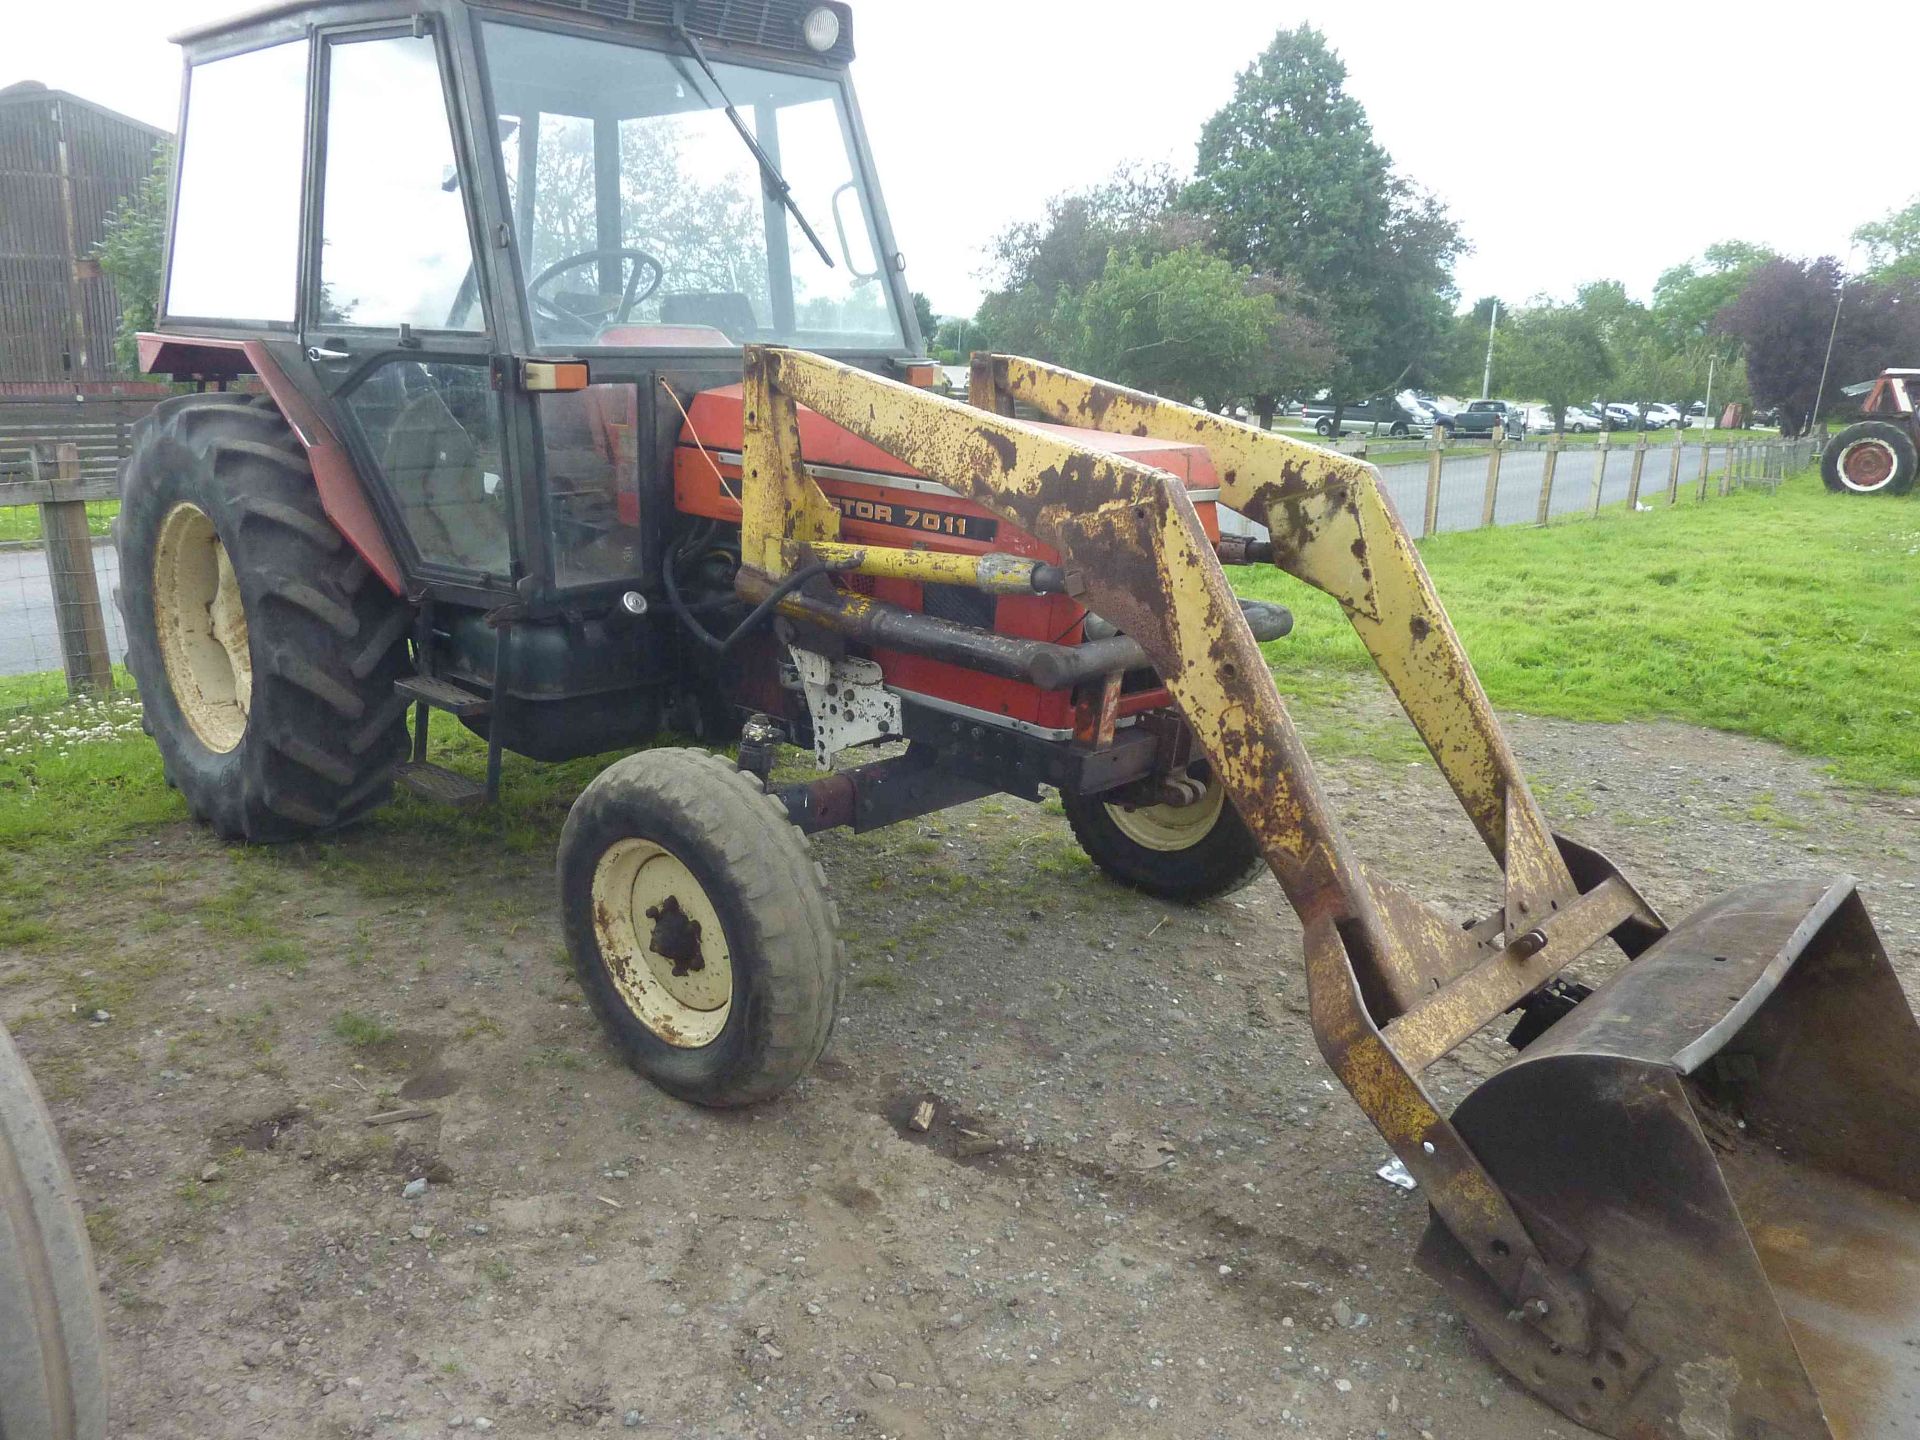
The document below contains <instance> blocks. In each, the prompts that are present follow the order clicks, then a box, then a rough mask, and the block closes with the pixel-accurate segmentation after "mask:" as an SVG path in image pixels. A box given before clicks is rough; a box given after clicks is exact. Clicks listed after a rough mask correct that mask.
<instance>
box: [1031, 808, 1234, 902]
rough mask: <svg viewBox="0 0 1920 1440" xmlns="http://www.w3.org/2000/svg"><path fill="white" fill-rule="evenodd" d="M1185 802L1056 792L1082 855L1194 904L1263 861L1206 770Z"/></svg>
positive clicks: (1130, 882)
mask: <svg viewBox="0 0 1920 1440" xmlns="http://www.w3.org/2000/svg"><path fill="white" fill-rule="evenodd" d="M1205 786H1206V788H1205V789H1204V791H1203V792H1202V793H1201V795H1200V798H1199V799H1197V800H1195V801H1194V802H1193V803H1191V804H1188V805H1126V804H1121V803H1118V802H1112V803H1110V802H1109V801H1108V800H1107V799H1106V798H1105V797H1104V796H1100V795H1091V796H1087V795H1079V794H1076V793H1074V792H1073V791H1070V790H1063V791H1061V793H1060V803H1061V804H1062V805H1063V806H1064V807H1065V809H1066V812H1067V824H1068V825H1069V826H1071V827H1072V829H1073V838H1074V839H1076V840H1078V841H1079V842H1080V848H1081V849H1082V850H1084V851H1085V852H1086V855H1087V858H1088V859H1089V860H1091V861H1093V863H1094V864H1095V865H1097V866H1099V867H1100V869H1101V870H1103V871H1104V872H1106V874H1108V875H1109V876H1111V877H1112V878H1113V879H1115V880H1118V881H1119V882H1120V883H1121V884H1122V885H1127V886H1131V887H1132V888H1133V889H1135V890H1139V891H1143V892H1144V893H1146V894H1148V895H1153V896H1157V897H1158V898H1160V899H1162V900H1178V901H1182V902H1184V903H1187V904H1197V903H1198V902H1200V901H1202V900H1211V899H1213V898H1214V897H1215V896H1219V895H1225V894H1228V893H1230V892H1232V891H1234V890H1238V889H1240V888H1241V887H1242V886H1244V885H1247V884H1248V883H1250V882H1251V881H1252V880H1253V878H1254V877H1255V876H1256V875H1258V874H1259V873H1260V871H1261V868H1262V867H1263V866H1264V864H1265V863H1266V862H1265V860H1264V859H1263V858H1262V856H1261V854H1260V846H1259V844H1258V842H1256V841H1255V840H1254V838H1253V832H1252V831H1250V830H1248V829H1247V826H1246V822H1245V821H1244V820H1242V819H1241V818H1240V812H1239V811H1238V810H1236V809H1234V808H1233V801H1232V800H1231V799H1229V798H1228V796H1227V792H1226V787H1225V786H1223V785H1222V784H1221V783H1220V782H1219V781H1218V780H1217V779H1213V778H1211V777H1209V778H1208V779H1207V780H1206V782H1205Z"/></svg>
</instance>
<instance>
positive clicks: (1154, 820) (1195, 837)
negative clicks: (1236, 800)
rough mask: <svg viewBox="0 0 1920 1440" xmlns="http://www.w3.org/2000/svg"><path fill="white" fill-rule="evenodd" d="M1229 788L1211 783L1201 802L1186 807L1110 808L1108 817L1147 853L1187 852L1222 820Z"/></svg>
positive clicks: (1208, 782) (1203, 793)
mask: <svg viewBox="0 0 1920 1440" xmlns="http://www.w3.org/2000/svg"><path fill="white" fill-rule="evenodd" d="M1226 802H1227V791H1226V787H1225V786H1223V785H1222V784H1221V783H1220V782H1219V781H1218V780H1208V781H1207V784H1206V789H1205V790H1204V791H1203V792H1202V793H1201V795H1200V796H1199V798H1198V799H1196V800H1194V801H1193V802H1192V803H1191V804H1187V805H1134V806H1127V805H1109V806H1107V814H1108V815H1110V816H1112V817H1113V823H1114V824H1115V825H1116V826H1117V827H1119V830H1120V833H1121V834H1123V835H1125V836H1126V837H1127V838H1128V839H1129V840H1131V841H1133V843H1134V844H1136V845H1139V846H1142V847H1143V848H1145V849H1148V850H1161V851H1170V850H1185V849H1188V848H1190V847H1191V846H1194V845H1197V844H1199V843H1200V842H1201V841H1202V840H1204V839H1206V837H1207V835H1208V834H1209V833H1210V832H1211V831H1212V829H1213V826H1214V822H1215V821H1217V820H1218V819H1219V818H1220V807H1221V806H1223V805H1224V804H1226Z"/></svg>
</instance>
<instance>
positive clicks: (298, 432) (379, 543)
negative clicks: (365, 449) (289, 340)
mask: <svg viewBox="0 0 1920 1440" xmlns="http://www.w3.org/2000/svg"><path fill="white" fill-rule="evenodd" d="M138 340H139V345H140V368H141V369H142V370H145V371H148V372H149V373H164V374H171V375H173V376H175V377H193V378H198V379H212V380H231V379H233V378H235V377H237V376H240V375H248V374H251V375H256V376H258V377H259V379H260V383H261V384H262V385H263V386H264V387H265V388H266V392H267V394H268V395H270V396H272V397H273V403H274V404H275V405H277V406H278V407H279V408H280V413H281V415H283V416H284V417H285V418H286V421H287V424H288V425H289V426H291V427H292V429H293V433H294V435H295V436H296V437H298V439H299V441H300V443H301V444H302V445H303V446H305V447H306V451H307V463H308V464H310V465H311V466H312V467H313V484H314V488H315V489H316V490H318V491H319V492H320V508H321V509H323V510H325V511H326V512H327V518H328V519H329V520H331V521H333V523H334V524H335V525H336V526H338V527H339V529H340V533H341V534H342V535H343V536H345V537H346V541H347V543H348V544H349V545H351V546H352V547H353V548H354V550H355V551H356V552H358V554H359V556H360V558H361V559H362V560H365V561H366V562H367V567H368V568H369V569H370V570H372V571H373V573H374V574H376V575H378V576H379V577H380V579H381V581H382V582H383V583H385V585H386V587H387V588H388V589H389V590H391V591H392V592H393V593H394V594H396V595H404V594H405V593H406V580H405V578H404V576H403V575H402V573H401V570H400V562H399V560H398V559H396V558H395V556H394V553H393V547H392V546H391V545H389V544H388V543H387V536H386V532H385V531H384V530H382V529H381V528H380V520H379V517H378V516H376V515H375V514H374V510H373V506H372V504H371V503H370V502H369V501H368V499H367V491H366V487H365V486H364V485H363V484H362V483H361V480H360V472H359V471H357V470H355V469H354V467H353V457H352V456H351V455H350V454H349V453H348V452H347V448H346V446H344V445H342V444H341V443H340V440H339V438H338V437H337V436H335V435H334V433H333V431H332V429H331V428H330V427H329V426H328V425H327V424H326V422H325V421H324V420H322V419H321V418H320V412H319V411H318V410H316V409H315V408H314V407H313V405H312V404H311V402H309V401H308V399H307V397H306V396H304V395H302V394H301V393H300V391H299V389H298V388H297V387H296V386H295V385H294V384H293V382H292V381H291V380H289V379H288V378H287V373H286V371H284V370H283V369H281V368H280V364H279V362H278V361H276V360H275V359H274V358H273V357H272V356H271V355H270V354H269V353H268V352H267V347H266V346H265V344H263V343H262V342H261V341H258V340H227V339H213V338H208V337H200V336H195V337H193V338H191V339H187V338H182V337H180V336H175V335H149V334H143V335H141V336H139V337H138Z"/></svg>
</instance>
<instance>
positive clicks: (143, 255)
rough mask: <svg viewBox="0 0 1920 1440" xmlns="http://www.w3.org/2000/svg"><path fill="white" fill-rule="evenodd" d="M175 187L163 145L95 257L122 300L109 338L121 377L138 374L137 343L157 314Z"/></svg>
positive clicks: (118, 208)
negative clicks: (170, 198) (125, 373)
mask: <svg viewBox="0 0 1920 1440" xmlns="http://www.w3.org/2000/svg"><path fill="white" fill-rule="evenodd" d="M172 183H173V146H172V145H170V144H169V145H161V146H160V147H158V148H157V149H156V150H155V151H154V153H153V165H152V166H151V168H149V170H148V171H147V178H146V179H144V180H142V181H141V182H140V184H139V186H138V187H137V188H135V189H134V190H133V191H132V192H131V193H129V194H127V195H124V196H122V197H121V199H120V203H119V204H117V205H115V206H114V207H113V213H112V214H111V215H109V216H108V217H107V222H106V227H105V233H104V234H103V235H102V237H101V240H100V243H99V244H98V245H96V246H95V247H94V252H93V253H94V257H95V258H96V259H98V260H99V262H100V268H101V270H102V271H104V272H105V274H106V276H107V278H108V279H109V280H111V281H113V291H114V294H115V295H116V296H117V297H119V300H120V327H119V329H117V330H116V331H115V332H114V336H113V357H114V359H115V361H116V362H118V364H119V366H120V368H121V369H122V370H125V371H129V372H132V371H137V370H139V368H140V347H139V344H138V342H137V341H136V339H135V338H134V337H135V336H137V335H138V334H139V333H140V332H141V331H142V330H151V329H153V327H154V323H155V322H156V321H157V320H158V319H159V314H160V257H161V253H162V251H163V249H164V247H165V245H166V243H167V196H168V194H169V193H170V191H171V188H172Z"/></svg>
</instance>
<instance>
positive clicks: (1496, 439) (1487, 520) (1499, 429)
mask: <svg viewBox="0 0 1920 1440" xmlns="http://www.w3.org/2000/svg"><path fill="white" fill-rule="evenodd" d="M1506 439H1507V427H1506V424H1505V422H1504V421H1503V422H1501V423H1500V424H1497V425H1495V426H1494V427H1493V448H1492V449H1491V450H1489V451H1488V452H1487V493H1486V498H1485V499H1483V500H1482V501H1481V502H1480V524H1481V527H1482V528H1483V529H1484V528H1485V527H1486V526H1488V525H1491V524H1493V505H1494V501H1495V500H1497V499H1498V498H1499V496H1500V452H1501V451H1502V450H1504V449H1505V448H1506Z"/></svg>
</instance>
